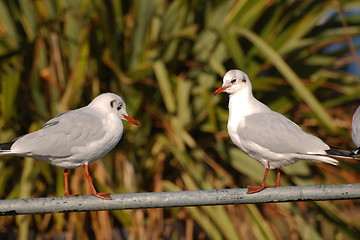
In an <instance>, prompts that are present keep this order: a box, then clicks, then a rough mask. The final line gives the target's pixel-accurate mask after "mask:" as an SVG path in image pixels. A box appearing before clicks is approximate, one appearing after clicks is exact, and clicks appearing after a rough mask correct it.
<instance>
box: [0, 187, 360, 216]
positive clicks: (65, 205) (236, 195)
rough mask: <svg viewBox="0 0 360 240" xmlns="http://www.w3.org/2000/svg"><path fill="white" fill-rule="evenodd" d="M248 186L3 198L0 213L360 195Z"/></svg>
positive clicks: (358, 193)
mask: <svg viewBox="0 0 360 240" xmlns="http://www.w3.org/2000/svg"><path fill="white" fill-rule="evenodd" d="M246 190H247V189H245V188H237V189H220V190H197V191H178V192H148V193H126V194H112V195H111V197H112V198H113V200H103V199H100V198H97V197H94V196H76V197H47V198H29V199H5V200H0V216H4V215H22V214H42V213H60V212H82V211H105V210H106V211H108V210H124V209H141V208H165V207H189V206H210V205H228V204H254V203H276V202H291V201H324V200H345V199H360V183H356V184H335V185H315V186H291V187H277V188H268V189H265V190H263V191H261V192H259V193H255V194H246Z"/></svg>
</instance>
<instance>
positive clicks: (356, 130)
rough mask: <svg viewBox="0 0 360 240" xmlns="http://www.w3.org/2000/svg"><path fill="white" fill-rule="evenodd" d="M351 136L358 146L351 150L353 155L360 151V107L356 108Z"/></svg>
mask: <svg viewBox="0 0 360 240" xmlns="http://www.w3.org/2000/svg"><path fill="white" fill-rule="evenodd" d="M351 138H352V140H353V142H354V144H355V146H356V147H357V149H355V150H354V151H352V152H351V156H354V155H357V154H359V153H360V107H358V108H357V109H356V111H355V113H354V116H353V119H352V131H351Z"/></svg>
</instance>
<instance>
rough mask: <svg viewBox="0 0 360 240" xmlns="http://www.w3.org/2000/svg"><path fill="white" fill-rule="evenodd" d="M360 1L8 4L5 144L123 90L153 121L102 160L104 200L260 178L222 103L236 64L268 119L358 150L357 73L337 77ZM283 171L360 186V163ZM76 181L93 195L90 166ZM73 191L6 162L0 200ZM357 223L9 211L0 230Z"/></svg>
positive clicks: (300, 178)
mask: <svg viewBox="0 0 360 240" xmlns="http://www.w3.org/2000/svg"><path fill="white" fill-rule="evenodd" d="M359 7H360V3H359V2H358V1H350V0H349V1H280V0H275V1H267V0H260V1H246V0H243V1H235V0H225V1H215V0H213V1H199V0H196V1H185V0H174V1H167V0H154V1H148V0H139V1H116V0H108V1H100V0H75V1H60V0H54V1H49V0H37V1H29V0H14V1H0V81H1V84H0V127H1V135H0V140H1V141H9V140H11V139H13V138H15V137H17V136H19V135H21V134H24V133H26V132H28V131H34V130H36V129H38V128H39V127H41V125H42V124H43V123H44V122H45V121H46V120H48V119H49V118H51V117H53V116H54V115H56V114H57V113H59V112H62V111H65V110H68V109H73V108H77V107H81V106H84V105H86V104H88V103H89V102H90V101H91V100H92V99H93V98H94V97H95V96H97V95H98V94H100V93H102V92H106V91H111V92H114V93H117V94H119V95H121V96H122V97H123V98H124V99H125V101H126V103H127V108H128V113H129V114H130V115H131V116H133V117H134V118H135V119H137V120H139V122H140V124H141V126H140V127H139V128H137V127H135V126H130V124H127V123H125V134H124V136H123V139H122V140H121V142H120V144H119V145H118V147H116V149H115V150H114V151H112V152H111V153H110V154H108V155H107V156H106V157H104V159H102V160H101V161H97V162H96V163H94V164H92V165H91V166H90V168H91V171H92V174H93V176H94V180H95V182H96V185H97V188H98V190H99V191H109V192H112V193H124V192H141V191H175V190H196V189H221V188H226V187H231V188H234V187H245V186H246V185H247V184H254V183H255V184H256V183H258V182H259V181H260V180H261V178H262V174H263V170H264V169H263V166H262V165H261V164H260V163H258V162H256V161H255V160H253V159H251V158H249V157H247V156H246V155H245V154H244V153H242V152H241V151H240V150H239V149H237V148H236V147H235V146H234V145H233V144H232V143H231V141H230V140H229V138H228V135H227V132H226V122H227V96H226V95H220V96H217V97H212V96H211V94H212V93H213V91H214V90H215V88H217V87H219V86H220V85H221V79H222V76H223V74H224V73H225V72H226V71H227V70H228V69H231V68H239V69H241V70H243V71H245V72H246V73H247V74H248V75H249V77H250V79H252V82H253V89H254V92H255V95H256V96H257V98H259V99H260V100H261V101H262V102H264V103H266V104H267V105H269V106H270V107H271V108H272V109H274V110H275V111H278V112H281V113H283V114H285V115H287V116H288V117H289V118H291V119H292V120H294V121H295V122H297V123H298V124H300V125H301V126H302V127H303V128H304V129H305V130H307V131H309V132H312V133H313V134H315V135H318V136H320V137H321V138H322V139H324V140H325V141H326V142H327V143H329V144H331V145H335V146H338V147H344V148H351V147H353V145H352V144H351V141H350V137H349V128H350V126H351V117H352V114H353V112H354V110H355V107H357V106H358V104H359V102H358V99H359V92H360V85H359V77H357V76H352V75H350V74H348V73H345V72H343V71H341V70H342V69H343V68H344V66H345V64H346V63H347V62H349V61H351V60H352V59H349V57H348V56H347V55H346V54H347V53H348V52H349V49H348V47H347V45H348V42H347V39H349V37H350V36H359V34H360V27H359V24H358V23H359V16H350V17H349V18H348V19H346V20H347V24H348V26H347V27H346V26H344V25H343V24H341V21H340V20H339V17H338V16H339V13H342V12H343V10H344V9H345V10H346V9H355V8H357V9H359ZM349 34H350V35H349ZM333 44H338V48H337V49H335V50H330V49H327V47H328V46H330V45H333ZM315 166H316V167H315ZM16 169H19V171H16ZM284 171H285V173H286V176H284V177H283V179H282V183H283V185H295V184H299V185H305V184H331V183H346V182H349V183H350V182H357V181H358V179H359V173H360V168H359V166H358V164H357V163H355V162H343V163H341V164H340V166H338V167H334V166H328V165H325V164H314V163H309V164H308V163H304V162H302V163H297V164H296V165H293V166H288V167H286V168H284ZM273 179H274V174H273V173H272V174H271V175H270V179H269V180H270V181H271V180H273ZM70 180H71V190H72V192H79V193H81V194H89V189H88V186H87V183H86V182H85V181H84V178H83V170H82V169H76V170H75V171H71V174H70ZM63 192H64V189H63V183H62V170H61V169H55V168H53V167H51V166H49V165H48V164H47V163H44V162H41V161H37V160H32V159H24V160H22V159H20V158H15V157H3V158H2V159H1V161H0V196H1V197H2V198H20V197H40V196H59V195H62V194H63ZM359 214H360V213H359V206H358V202H354V201H339V202H333V203H329V202H315V203H311V202H308V203H286V204H266V205H248V206H246V205H244V206H216V207H198V208H173V209H150V210H131V211H130V210H129V211H113V212H110V213H107V212H92V213H69V214H54V215H36V216H21V217H3V218H0V236H1V235H2V234H5V233H6V232H10V229H16V230H17V231H16V232H17V233H18V235H19V238H21V239H26V237H27V236H28V235H29V233H34V234H36V235H38V236H46V237H47V238H55V236H59V235H60V234H62V232H63V231H66V234H67V236H68V238H74V239H79V238H88V237H89V236H90V235H91V234H93V235H94V236H95V237H97V238H105V239H115V238H116V239H117V238H120V237H123V238H128V239H159V238H166V239H178V238H179V236H183V237H184V238H185V237H186V239H192V238H194V239H205V238H206V237H207V238H209V239H240V238H243V239H275V238H283V239H290V238H292V239H298V238H299V239H315V238H318V239H321V237H324V238H326V239H334V238H337V239H351V238H356V236H359V234H360V226H359V223H358V221H356V220H354V219H359V217H360V216H359ZM84 223H88V224H84ZM11 231H12V232H14V231H13V230H11ZM125 236H127V237H125Z"/></svg>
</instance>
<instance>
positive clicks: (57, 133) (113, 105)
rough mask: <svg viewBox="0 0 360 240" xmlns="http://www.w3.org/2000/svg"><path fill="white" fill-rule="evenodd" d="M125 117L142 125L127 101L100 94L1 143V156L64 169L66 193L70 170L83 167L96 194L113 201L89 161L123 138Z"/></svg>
mask: <svg viewBox="0 0 360 240" xmlns="http://www.w3.org/2000/svg"><path fill="white" fill-rule="evenodd" d="M122 119H125V120H127V121H129V122H131V123H133V124H135V125H139V124H138V123H137V121H135V119H133V118H132V117H130V116H128V114H127V112H126V105H125V102H124V100H123V99H122V98H121V97H119V96H118V95H116V94H113V93H104V94H101V95H99V96H97V97H96V98H95V99H94V100H93V101H92V102H91V103H90V104H89V105H88V106H86V107H83V108H79V109H76V110H70V111H67V112H64V113H61V114H59V115H57V116H56V117H55V118H53V119H51V120H49V121H48V122H46V123H45V124H44V126H43V128H41V129H40V130H38V131H36V132H32V133H29V134H26V135H24V136H21V137H18V138H16V139H14V140H13V141H11V142H8V143H1V144H0V155H16V156H21V157H31V158H36V159H39V160H43V161H47V162H48V163H50V164H51V165H53V166H55V167H61V168H65V170H64V182H65V196H67V197H68V196H75V195H77V194H74V195H71V194H69V186H68V172H69V169H73V168H77V167H80V166H84V169H85V177H86V178H87V180H88V182H89V184H90V188H91V192H92V194H93V195H94V196H96V197H98V198H102V199H106V200H111V197H110V193H98V192H97V191H96V189H95V187H94V185H93V182H92V179H91V176H90V174H89V167H88V164H89V163H91V162H94V161H96V160H98V159H100V158H102V157H103V156H105V155H106V154H107V153H108V152H109V151H110V150H111V149H113V148H114V147H115V146H116V144H117V143H118V142H119V141H120V139H121V136H122V134H123V130H124V127H123V124H122V122H121V120H122Z"/></svg>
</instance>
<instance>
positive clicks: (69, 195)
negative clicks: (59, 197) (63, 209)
mask: <svg viewBox="0 0 360 240" xmlns="http://www.w3.org/2000/svg"><path fill="white" fill-rule="evenodd" d="M75 196H79V194H69V193H65V197H75Z"/></svg>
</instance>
